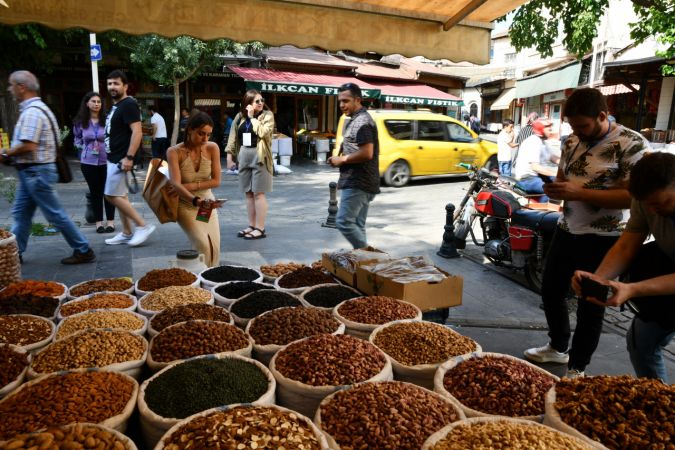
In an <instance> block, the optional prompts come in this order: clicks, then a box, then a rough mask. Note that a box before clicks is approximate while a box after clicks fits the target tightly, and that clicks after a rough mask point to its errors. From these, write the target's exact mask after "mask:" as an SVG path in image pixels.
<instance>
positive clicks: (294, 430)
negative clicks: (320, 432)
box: [164, 406, 321, 450]
mask: <svg viewBox="0 0 675 450" xmlns="http://www.w3.org/2000/svg"><path fill="white" fill-rule="evenodd" d="M234 443H238V445H237V446H236V447H234ZM164 448H165V449H166V450H179V449H184V448H189V449H193V450H202V449H204V450H205V449H213V448H237V449H248V448H250V449H256V448H261V449H262V448H275V449H284V448H286V449H305V450H315V449H320V448H321V445H320V443H319V440H318V439H317V437H316V436H315V434H314V431H313V430H312V428H311V427H310V426H309V425H308V424H307V423H306V422H305V421H304V420H302V419H300V418H299V417H298V416H297V415H296V414H295V413H293V412H285V411H281V410H279V409H276V408H272V407H267V406H237V407H235V408H231V409H227V410H225V411H215V412H212V413H210V414H209V415H207V416H200V417H196V418H194V419H193V420H191V421H190V422H188V423H186V424H185V425H183V426H181V427H180V428H178V429H177V430H176V431H174V432H173V433H171V434H170V435H169V436H167V437H165V438H164Z"/></svg>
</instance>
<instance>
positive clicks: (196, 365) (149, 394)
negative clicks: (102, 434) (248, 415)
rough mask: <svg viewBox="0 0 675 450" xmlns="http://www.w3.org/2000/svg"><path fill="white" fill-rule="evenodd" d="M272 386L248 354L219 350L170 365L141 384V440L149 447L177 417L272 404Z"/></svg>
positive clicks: (264, 370) (263, 369)
mask: <svg viewBox="0 0 675 450" xmlns="http://www.w3.org/2000/svg"><path fill="white" fill-rule="evenodd" d="M275 390H276V381H275V380H274V377H273V376H272V373H271V372H270V371H269V370H268V369H267V367H265V366H264V365H262V364H261V363H260V362H258V361H255V360H253V359H250V358H244V357H242V356H238V355H233V354H221V355H206V356H198V357H196V358H190V359H187V360H184V361H179V362H175V363H172V364H170V365H168V366H167V367H165V368H164V369H162V370H160V371H159V372H157V373H156V374H155V375H153V376H152V377H151V378H149V379H147V380H146V381H145V382H143V384H142V385H141V388H140V392H139V395H138V410H139V412H140V416H141V431H142V432H143V439H144V440H145V444H146V446H147V448H153V447H154V446H155V445H156V444H157V441H159V440H160V438H161V437H162V436H163V435H164V433H166V432H167V430H169V429H170V428H171V427H173V426H174V425H175V424H177V423H178V422H180V421H181V420H183V419H185V418H186V417H189V416H191V415H193V414H197V413H199V412H202V411H206V410H208V409H212V408H215V407H218V406H227V405H231V404H238V403H246V404H252V405H256V406H257V405H262V406H264V405H273V404H274V393H275Z"/></svg>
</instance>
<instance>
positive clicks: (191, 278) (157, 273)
mask: <svg viewBox="0 0 675 450" xmlns="http://www.w3.org/2000/svg"><path fill="white" fill-rule="evenodd" d="M169 286H192V287H197V288H198V287H199V286H200V282H199V276H197V275H196V274H194V273H192V272H189V271H187V270H185V269H181V268H178V267H172V268H169V269H154V270H151V271H150V272H148V273H146V274H145V275H143V277H141V278H140V279H139V280H137V281H136V284H134V291H135V292H136V296H137V297H139V298H140V297H143V296H144V295H146V294H149V293H150V292H153V291H156V290H157V289H161V288H165V287H169Z"/></svg>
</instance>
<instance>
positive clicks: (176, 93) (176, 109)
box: [171, 79, 180, 146]
mask: <svg viewBox="0 0 675 450" xmlns="http://www.w3.org/2000/svg"><path fill="white" fill-rule="evenodd" d="M178 128H180V81H179V80H178V79H174V80H173V131H172V132H171V145H172V146H173V145H176V142H177V141H178Z"/></svg>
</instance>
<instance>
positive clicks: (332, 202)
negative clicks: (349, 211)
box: [321, 181, 338, 228]
mask: <svg viewBox="0 0 675 450" xmlns="http://www.w3.org/2000/svg"><path fill="white" fill-rule="evenodd" d="M328 190H329V191H330V199H329V200H328V217H327V218H326V221H325V222H324V223H322V224H321V226H322V227H326V228H335V217H336V216H337V212H338V202H337V183H336V182H335V181H331V182H330V183H328Z"/></svg>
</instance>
